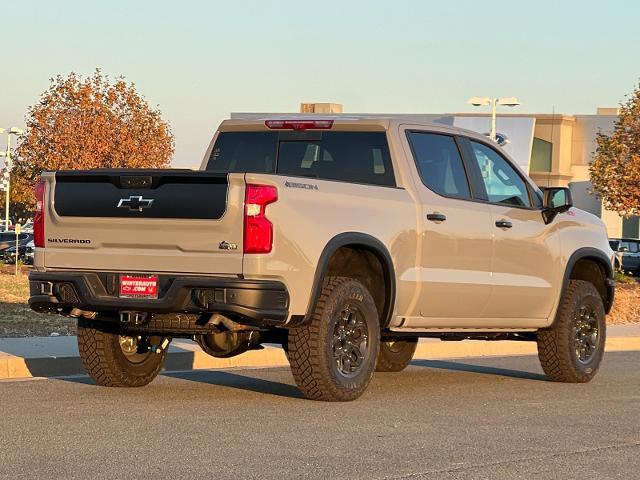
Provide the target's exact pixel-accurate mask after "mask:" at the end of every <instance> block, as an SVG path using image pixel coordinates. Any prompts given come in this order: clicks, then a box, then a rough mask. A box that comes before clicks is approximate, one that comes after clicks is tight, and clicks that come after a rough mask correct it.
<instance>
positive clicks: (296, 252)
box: [243, 174, 416, 315]
mask: <svg viewBox="0 0 640 480" xmlns="http://www.w3.org/2000/svg"><path fill="white" fill-rule="evenodd" d="M246 182H247V184H251V183H258V184H266V185H274V186H275V187H276V188H277V189H278V201H277V202H275V203H273V204H271V205H269V206H268V207H267V209H266V216H267V218H268V219H269V220H270V221H271V222H272V223H273V225H274V242H273V250H272V252H271V253H269V254H265V255H245V256H244V264H243V272H244V274H245V277H246V278H250V279H251V278H256V279H257V278H261V279H267V278H268V279H274V280H279V281H281V282H283V283H285V285H286V286H287V289H288V290H289V294H290V298H291V304H290V314H291V315H304V314H305V313H306V312H307V307H308V304H309V300H310V295H311V291H312V286H313V280H314V276H315V273H316V267H317V265H318V260H319V258H320V255H321V253H322V251H323V249H324V248H325V246H326V245H327V244H328V243H329V241H330V240H331V239H332V238H334V237H335V236H337V235H339V234H341V233H345V232H359V233H364V234H368V235H371V236H372V237H374V238H376V239H378V240H379V241H381V242H382V243H383V244H384V245H385V246H386V247H387V249H388V251H389V254H390V255H391V257H392V259H393V262H394V268H395V275H396V283H397V292H398V294H397V297H396V306H397V305H398V304H402V303H403V302H404V301H408V300H409V298H408V297H410V296H411V294H412V293H413V292H412V291H408V290H407V289H404V288H402V285H400V284H399V283H398V279H399V278H400V277H401V276H402V272H404V271H406V270H408V269H411V268H413V267H414V265H415V259H416V247H415V243H416V231H415V225H416V210H415V203H414V201H413V200H412V198H411V196H410V194H409V192H408V191H407V190H405V189H403V188H390V187H379V186H370V185H358V184H353V183H343V182H335V181H325V180H316V179H312V178H299V177H285V176H277V175H264V174H246ZM294 183H297V184H306V185H310V186H311V187H307V188H300V187H294V186H291V184H294ZM288 185H289V186H288ZM316 187H317V188H316ZM403 292H404V293H403ZM403 295H406V296H407V298H406V299H404V298H403Z"/></svg>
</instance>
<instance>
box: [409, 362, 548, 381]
mask: <svg viewBox="0 0 640 480" xmlns="http://www.w3.org/2000/svg"><path fill="white" fill-rule="evenodd" d="M411 365H414V366H416V367H427V368H435V369H440V370H453V371H458V372H469V373H482V374H486V375H496V376H501V377H512V378H522V379H525V380H537V381H543V382H548V381H549V379H548V378H547V377H546V376H545V375H543V374H541V373H533V372H525V371H521V370H511V369H508V368H499V367H489V366H486V365H473V364H469V363H460V362H448V361H446V360H413V361H412V362H411Z"/></svg>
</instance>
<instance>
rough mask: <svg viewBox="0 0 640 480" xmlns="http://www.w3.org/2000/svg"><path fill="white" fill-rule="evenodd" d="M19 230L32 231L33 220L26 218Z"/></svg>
mask: <svg viewBox="0 0 640 480" xmlns="http://www.w3.org/2000/svg"><path fill="white" fill-rule="evenodd" d="M21 231H23V232H24V233H33V221H32V220H28V221H26V222H24V224H23V225H22V228H21Z"/></svg>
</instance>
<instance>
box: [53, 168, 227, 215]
mask: <svg viewBox="0 0 640 480" xmlns="http://www.w3.org/2000/svg"><path fill="white" fill-rule="evenodd" d="M227 190H228V181H227V175H226V174H216V173H209V172H202V171H193V170H169V169H167V170H133V169H131V170H130V169H122V170H103V169H99V170H77V171H60V172H56V185H55V195H54V208H55V211H56V212H57V214H58V215H60V216H63V217H106V218H108V217H111V218H179V219H180V218H184V219H209V220H215V219H219V218H221V217H222V216H223V215H224V212H225V210H226V206H227Z"/></svg>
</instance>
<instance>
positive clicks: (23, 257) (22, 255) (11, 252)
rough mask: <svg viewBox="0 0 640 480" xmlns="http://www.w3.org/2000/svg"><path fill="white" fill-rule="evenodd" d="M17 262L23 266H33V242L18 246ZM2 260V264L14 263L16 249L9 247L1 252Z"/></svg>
mask: <svg viewBox="0 0 640 480" xmlns="http://www.w3.org/2000/svg"><path fill="white" fill-rule="evenodd" d="M17 250H18V260H19V261H21V262H22V263H24V264H25V265H33V253H34V245H33V240H31V241H30V242H28V243H25V244H23V245H18V249H17ZM2 260H3V261H4V263H8V264H14V263H16V247H15V246H13V247H9V248H7V249H6V250H5V251H4V252H2Z"/></svg>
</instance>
